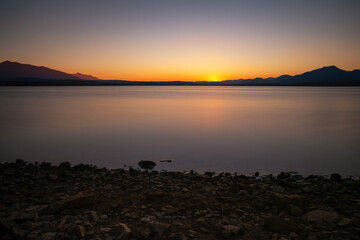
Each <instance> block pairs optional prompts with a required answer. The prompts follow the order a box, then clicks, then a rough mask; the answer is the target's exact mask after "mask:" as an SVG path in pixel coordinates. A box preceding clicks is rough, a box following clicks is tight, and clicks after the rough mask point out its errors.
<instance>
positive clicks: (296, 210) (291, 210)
mask: <svg viewBox="0 0 360 240" xmlns="http://www.w3.org/2000/svg"><path fill="white" fill-rule="evenodd" d="M286 208H287V210H288V211H289V213H290V214H291V215H293V216H300V215H301V214H302V213H303V210H302V209H301V208H299V207H298V206H296V205H295V204H292V203H290V204H289V205H287V207H286Z"/></svg>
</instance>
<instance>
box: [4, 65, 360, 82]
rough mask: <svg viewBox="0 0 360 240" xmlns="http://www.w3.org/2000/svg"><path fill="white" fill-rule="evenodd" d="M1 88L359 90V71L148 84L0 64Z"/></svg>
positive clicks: (328, 69) (331, 69) (326, 70)
mask: <svg viewBox="0 0 360 240" xmlns="http://www.w3.org/2000/svg"><path fill="white" fill-rule="evenodd" d="M0 85H1V86H67V85H73V86H83V85H84V86H86V85H89V86H91V85H219V86H360V70H353V71H345V70H342V69H339V68H337V67H335V66H327V67H323V68H319V69H315V70H312V71H309V72H305V73H302V74H299V75H294V76H290V75H282V76H280V77H276V78H254V79H235V80H224V81H220V82H206V81H197V82H184V81H168V82H156V81H152V82H148V81H125V80H100V79H98V78H96V77H94V76H91V75H86V74H81V73H75V74H69V73H65V72H61V71H58V70H54V69H51V68H47V67H39V66H34V65H30V64H21V63H17V62H10V61H5V62H2V63H0Z"/></svg>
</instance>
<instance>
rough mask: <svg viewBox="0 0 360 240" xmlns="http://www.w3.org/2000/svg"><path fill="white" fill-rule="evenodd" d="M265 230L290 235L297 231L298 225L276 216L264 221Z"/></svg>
mask: <svg viewBox="0 0 360 240" xmlns="http://www.w3.org/2000/svg"><path fill="white" fill-rule="evenodd" d="M264 229H265V230H267V231H269V232H273V233H280V234H289V233H290V232H296V231H297V225H296V224H295V223H293V222H290V221H285V220H283V219H281V218H279V217H277V216H274V217H267V218H265V219H264Z"/></svg>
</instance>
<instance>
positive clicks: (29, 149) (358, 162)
mask: <svg viewBox="0 0 360 240" xmlns="http://www.w3.org/2000/svg"><path fill="white" fill-rule="evenodd" d="M16 158H23V159H25V160H27V161H50V162H53V163H59V162H62V161H70V162H72V163H73V164H76V163H91V164H96V165H98V166H106V167H110V168H119V167H123V165H124V164H126V165H127V166H129V165H130V166H134V167H135V166H137V162H138V161H140V160H153V161H159V160H161V159H173V162H172V163H158V167H157V169H158V170H159V169H162V168H165V169H169V170H190V169H195V170H197V171H206V170H211V171H237V172H243V173H244V172H248V171H257V170H259V171H269V172H278V171H299V172H301V173H305V174H306V173H315V174H329V173H332V172H339V173H341V174H346V175H355V176H358V175H360V88H359V87H216V86H211V87H210V86H209V87H205V86H196V87H195V86H113V87H104V86H101V87H1V88H0V161H2V162H5V161H13V160H15V159H16Z"/></svg>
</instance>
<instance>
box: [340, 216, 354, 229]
mask: <svg viewBox="0 0 360 240" xmlns="http://www.w3.org/2000/svg"><path fill="white" fill-rule="evenodd" d="M351 223H352V219H351V218H342V219H341V220H340V221H339V222H338V226H339V227H341V228H344V227H348V226H350V225H351Z"/></svg>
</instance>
